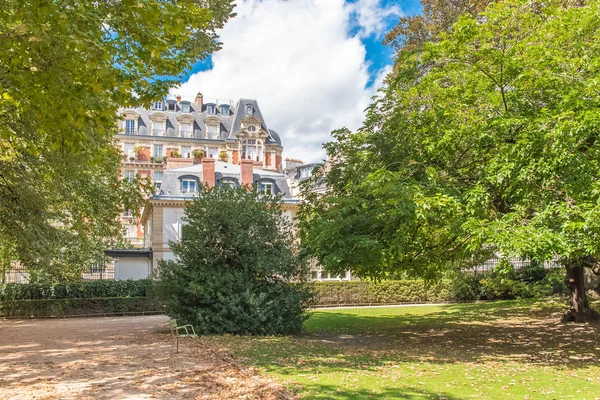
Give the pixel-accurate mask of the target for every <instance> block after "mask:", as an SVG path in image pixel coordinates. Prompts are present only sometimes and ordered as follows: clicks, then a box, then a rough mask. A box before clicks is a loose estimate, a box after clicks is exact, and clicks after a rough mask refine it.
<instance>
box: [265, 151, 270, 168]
mask: <svg viewBox="0 0 600 400" xmlns="http://www.w3.org/2000/svg"><path fill="white" fill-rule="evenodd" d="M265 165H266V166H267V167H268V166H270V165H271V153H266V155H265Z"/></svg>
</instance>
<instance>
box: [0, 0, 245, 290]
mask: <svg viewBox="0 0 600 400" xmlns="http://www.w3.org/2000/svg"><path fill="white" fill-rule="evenodd" d="M232 7H233V5H232V2H231V1H230V0H208V1H202V2H198V1H175V0H167V1H164V0H147V1H138V2H131V1H108V0H99V1H72V0H66V1H44V2H39V1H29V0H24V1H21V0H6V1H3V2H2V7H1V10H0V254H1V255H2V257H4V256H6V257H10V261H11V262H18V263H20V264H21V265H25V266H27V268H28V269H29V270H30V275H31V277H32V278H33V279H37V280H39V281H44V280H47V281H48V280H50V281H51V280H64V279H72V278H74V277H77V276H79V275H80V273H81V271H82V269H83V268H84V267H86V266H87V265H89V264H90V263H91V262H92V261H93V260H94V258H95V257H96V256H97V255H98V254H100V253H101V251H102V250H103V249H104V248H106V247H108V246H121V245H123V243H121V242H120V240H119V238H120V237H121V225H120V223H119V222H118V215H119V213H120V212H122V211H123V209H132V210H137V209H139V207H140V205H141V204H142V201H143V196H142V194H143V193H142V192H141V191H140V186H142V189H143V191H145V189H148V186H147V185H146V184H145V183H146V182H143V181H136V182H133V183H129V182H127V181H122V180H121V179H120V174H119V169H120V163H121V160H122V156H121V155H120V154H119V152H118V151H117V149H115V148H114V146H113V137H114V135H115V133H117V131H116V125H115V119H116V111H117V108H118V107H119V106H125V107H129V106H134V105H139V104H143V105H149V104H150V102H152V101H153V100H156V99H160V98H162V97H163V96H164V95H165V94H166V93H167V92H168V89H169V88H170V87H172V86H173V85H174V84H177V83H179V80H180V77H181V76H182V74H183V73H184V72H185V71H186V69H188V68H189V67H190V66H191V65H192V64H193V63H194V62H195V61H196V60H198V59H199V58H203V57H205V56H207V55H208V54H210V53H211V52H212V51H214V50H217V49H218V48H219V47H220V44H219V43H218V41H217V36H216V34H215V32H216V30H218V29H220V28H221V27H222V26H223V24H224V23H225V22H226V21H227V19H228V18H229V17H230V15H231V11H232ZM1 268H2V269H4V268H5V264H4V262H3V265H2V267H1ZM0 272H2V271H1V270H0Z"/></svg>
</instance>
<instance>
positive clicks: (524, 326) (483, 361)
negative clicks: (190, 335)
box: [206, 300, 600, 399]
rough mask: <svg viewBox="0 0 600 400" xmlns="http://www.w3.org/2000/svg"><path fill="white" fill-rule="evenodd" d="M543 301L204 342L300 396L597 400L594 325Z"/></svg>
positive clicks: (370, 312) (599, 343)
mask: <svg viewBox="0 0 600 400" xmlns="http://www.w3.org/2000/svg"><path fill="white" fill-rule="evenodd" d="M563 309H564V305H562V304H558V303H556V302H552V301H532V300H519V301H503V302H495V303H483V304H461V305H446V306H419V307H394V308H363V309H336V310H326V311H316V312H314V313H313V315H312V316H311V318H310V319H309V320H308V321H307V322H306V324H305V330H304V333H303V334H302V335H299V336H296V337H267V338H264V337H263V338H260V337H231V336H228V337H211V338H207V339H206V340H210V341H211V342H212V343H214V344H216V345H218V346H219V347H220V348H222V349H223V350H224V351H228V352H230V353H231V354H233V355H234V356H235V357H236V358H237V359H238V360H241V362H242V363H244V364H245V365H247V366H256V367H257V368H258V369H259V370H260V371H262V372H264V373H266V374H267V375H268V376H270V377H272V378H273V379H275V380H277V381H279V382H281V383H283V384H284V385H285V386H286V387H287V388H288V389H289V390H290V391H292V392H295V393H297V395H298V396H299V397H301V398H307V399H369V398H373V399H430V398H433V399H464V398H482V399H513V398H514V399H538V398H539V399H563V398H572V399H600V364H599V357H600V337H599V333H600V327H599V326H597V325H562V324H560V323H558V321H559V319H560V315H561V312H562V310H563Z"/></svg>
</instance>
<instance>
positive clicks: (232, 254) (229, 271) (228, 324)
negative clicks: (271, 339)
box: [157, 187, 311, 335]
mask: <svg viewBox="0 0 600 400" xmlns="http://www.w3.org/2000/svg"><path fill="white" fill-rule="evenodd" d="M171 249H172V250H173V252H174V253H175V255H176V260H169V261H161V262H160V263H159V279H158V282H157V294H158V296H159V297H160V299H161V301H162V302H163V304H164V306H165V308H166V312H167V314H168V315H169V316H170V317H173V318H176V319H177V320H178V322H180V323H182V324H183V323H186V324H192V325H193V326H194V328H195V329H196V331H197V332H198V333H201V334H210V333H216V334H222V333H233V334H262V335H272V334H290V333H295V332H298V331H300V329H301V328H302V323H303V322H304V320H305V319H306V318H307V313H306V309H307V307H308V305H309V301H310V299H311V292H310V290H309V288H308V287H307V286H305V285H304V284H303V281H304V278H305V277H306V276H307V270H306V266H305V263H304V262H303V260H302V258H301V257H300V256H299V255H297V254H296V252H295V245H294V234H293V229H292V226H291V221H289V219H288V218H286V217H285V216H284V215H283V213H282V211H281V206H280V202H279V199H278V198H276V197H272V196H265V195H260V194H258V193H255V192H252V191H247V190H245V188H239V189H234V188H229V187H217V188H207V187H204V188H203V190H202V192H201V193H200V194H199V196H198V197H197V198H196V199H194V200H193V201H191V202H188V203H187V205H186V209H185V217H184V226H183V228H182V238H181V241H179V242H171ZM291 282H294V283H291Z"/></svg>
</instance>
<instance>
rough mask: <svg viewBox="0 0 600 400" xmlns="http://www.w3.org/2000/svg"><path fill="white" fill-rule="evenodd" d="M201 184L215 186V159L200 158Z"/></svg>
mask: <svg viewBox="0 0 600 400" xmlns="http://www.w3.org/2000/svg"><path fill="white" fill-rule="evenodd" d="M202 184H203V185H207V186H208V187H214V186H215V159H214V158H203V159H202Z"/></svg>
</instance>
